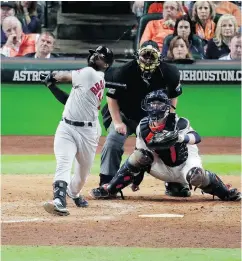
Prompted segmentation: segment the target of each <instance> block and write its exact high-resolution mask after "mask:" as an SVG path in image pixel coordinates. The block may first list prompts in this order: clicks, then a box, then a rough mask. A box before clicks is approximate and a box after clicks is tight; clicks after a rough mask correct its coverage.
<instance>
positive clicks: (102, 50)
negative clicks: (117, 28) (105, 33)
mask: <svg viewBox="0 0 242 261" xmlns="http://www.w3.org/2000/svg"><path fill="white" fill-rule="evenodd" d="M89 53H90V54H91V55H93V54H94V53H98V54H100V55H101V57H102V58H103V59H104V61H105V63H107V64H108V65H109V66H111V65H112V64H113V60H114V57H113V52H112V51H111V50H110V49H109V48H107V47H106V46H102V45H100V46H98V47H97V48H96V49H95V50H93V49H90V50H89Z"/></svg>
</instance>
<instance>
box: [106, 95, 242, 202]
mask: <svg viewBox="0 0 242 261" xmlns="http://www.w3.org/2000/svg"><path fill="white" fill-rule="evenodd" d="M170 106H171V105H170V100H169V99H168V97H167V95H166V94H165V93H164V92H163V91H162V90H158V91H153V92H151V93H149V94H148V95H147V96H146V97H145V99H144V101H143V103H142V109H143V110H145V111H146V112H147V114H148V117H146V118H143V119H142V120H141V121H140V123H139V126H138V127H137V138H136V149H135V151H134V152H133V153H132V154H131V155H130V156H129V158H128V159H127V160H126V162H125V163H124V164H123V165H122V167H121V168H120V169H119V171H118V172H117V174H116V175H115V177H114V178H113V179H112V180H111V181H110V183H108V184H105V185H103V186H102V189H103V192H104V191H105V192H106V195H107V196H110V194H111V195H112V194H114V193H117V192H121V190H122V189H123V188H124V187H126V186H128V185H130V184H132V186H131V188H132V190H133V191H137V190H139V184H140V183H141V181H142V180H143V173H144V170H145V171H147V172H148V173H149V174H150V175H152V176H154V177H155V178H157V179H160V180H162V181H165V182H177V183H179V184H181V186H183V185H189V186H190V189H192V186H195V189H196V188H200V189H201V190H202V192H203V193H208V194H211V195H213V196H217V197H218V198H220V199H221V200H227V201H236V200H241V193H240V192H238V190H237V189H236V188H234V189H230V187H229V186H228V185H225V184H224V183H223V182H222V180H221V179H220V178H219V177H218V176H217V175H216V174H215V173H212V172H211V171H208V170H204V169H203V167H202V162H201V158H200V156H199V154H198V148H197V146H196V144H198V143H199V142H201V138H200V136H199V134H198V133H197V132H196V131H194V130H193V129H192V127H191V126H190V123H189V121H188V120H187V119H185V118H178V117H176V119H175V120H174V121H175V122H174V125H173V126H175V127H174V128H173V129H172V128H171V127H170V126H167V124H166V119H167V117H168V115H169V113H170ZM121 195H122V193H121Z"/></svg>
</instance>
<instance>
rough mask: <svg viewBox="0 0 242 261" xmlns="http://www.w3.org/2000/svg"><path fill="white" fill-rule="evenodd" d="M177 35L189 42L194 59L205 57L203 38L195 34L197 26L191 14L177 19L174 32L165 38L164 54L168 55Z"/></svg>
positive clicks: (164, 55)
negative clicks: (172, 41) (194, 24)
mask: <svg viewBox="0 0 242 261" xmlns="http://www.w3.org/2000/svg"><path fill="white" fill-rule="evenodd" d="M175 36H181V37H182V38H183V39H185V40H186V41H188V43H189V52H190V53H191V54H192V56H193V58H194V59H203V58H204V53H203V44H202V40H201V39H200V38H199V36H197V35H196V34H195V28H194V26H193V24H192V21H191V20H190V18H189V16H187V15H185V16H182V17H180V18H178V19H177V21H176V24H175V29H174V33H173V34H171V35H168V36H167V37H166V38H165V40H164V45H163V48H162V56H163V57H166V56H167V52H168V48H169V45H170V42H171V40H172V39H173V38H174V37H175Z"/></svg>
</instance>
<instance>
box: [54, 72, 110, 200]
mask: <svg viewBox="0 0 242 261" xmlns="http://www.w3.org/2000/svg"><path fill="white" fill-rule="evenodd" d="M104 87H105V81H104V73H103V72H101V71H96V70H94V69H93V68H92V67H86V68H84V69H81V70H77V71H72V90H71V93H70V96H69V98H68V100H67V102H66V104H65V108H64V111H63V115H62V121H61V122H60V123H59V126H58V128H57V130H56V133H55V140H54V152H55V157H56V161H57V166H56V172H55V177H54V182H55V181H58V180H63V181H65V182H67V184H68V194H69V195H70V196H71V197H73V198H75V197H78V196H79V193H80V191H81V190H82V188H83V186H84V184H85V182H86V180H87V177H88V175H89V173H90V169H91V166H92V164H93V160H94V157H95V153H96V149H97V146H98V141H99V138H100V135H101V127H100V124H99V120H98V110H99V106H100V102H101V100H102V97H103V93H104ZM71 122H78V123H80V124H81V125H83V126H80V127H79V126H78V127H76V126H73V125H72V124H71ZM68 123H69V124H68ZM74 159H76V160H75V169H74V175H73V176H72V177H71V175H70V174H71V169H72V165H73V161H74Z"/></svg>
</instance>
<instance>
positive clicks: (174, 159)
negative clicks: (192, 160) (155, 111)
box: [140, 118, 189, 167]
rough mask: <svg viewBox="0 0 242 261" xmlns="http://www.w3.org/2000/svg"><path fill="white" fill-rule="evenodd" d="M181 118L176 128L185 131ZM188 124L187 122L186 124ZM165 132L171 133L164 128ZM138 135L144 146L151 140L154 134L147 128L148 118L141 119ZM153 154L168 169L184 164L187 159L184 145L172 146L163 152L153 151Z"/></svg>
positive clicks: (186, 150)
mask: <svg viewBox="0 0 242 261" xmlns="http://www.w3.org/2000/svg"><path fill="white" fill-rule="evenodd" d="M184 120H185V119H183V118H180V119H179V120H178V123H177V127H178V128H179V129H180V130H182V129H185V128H184V127H186V124H185V123H184ZM187 123H188V124H189V122H187ZM164 130H166V131H171V130H169V129H167V128H166V127H165V128H164ZM140 134H141V137H142V139H143V140H144V142H145V144H146V146H147V147H148V148H149V146H148V145H147V142H148V141H149V139H151V138H152V137H153V136H154V135H155V133H152V132H151V130H150V128H149V120H148V118H144V119H142V121H141V122H140ZM155 153H157V154H158V156H159V158H160V159H161V160H162V161H163V162H164V164H165V165H167V166H169V167H176V166H179V165H181V164H182V163H184V162H185V161H186V160H187V158H188V149H187V145H186V144H185V143H176V144H175V145H174V146H172V147H170V148H169V149H163V150H155Z"/></svg>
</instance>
